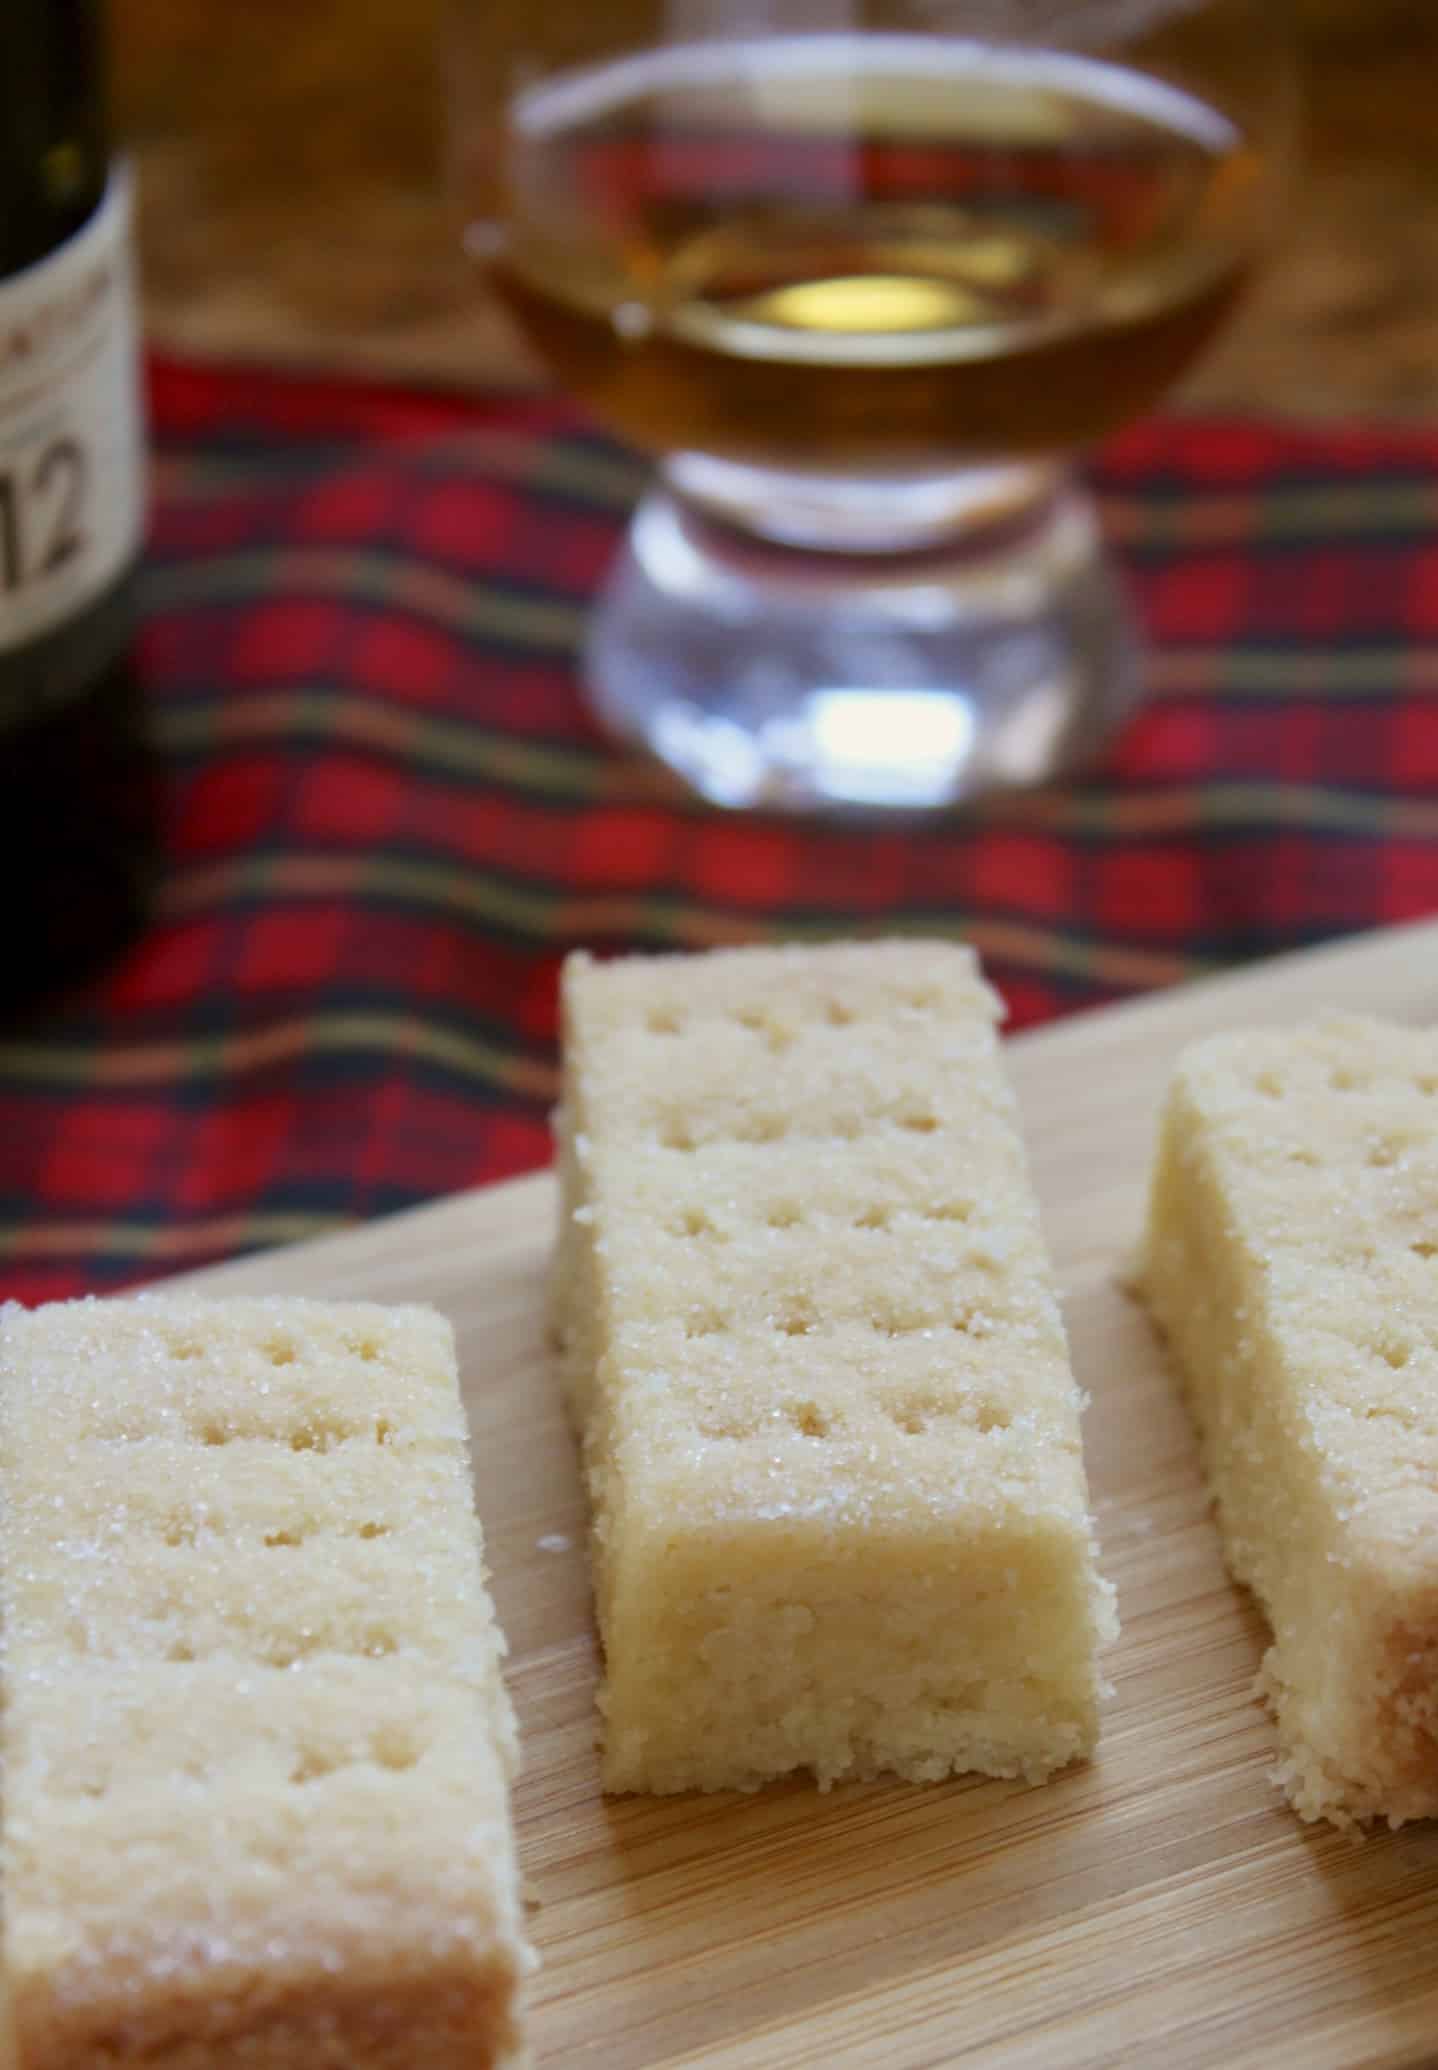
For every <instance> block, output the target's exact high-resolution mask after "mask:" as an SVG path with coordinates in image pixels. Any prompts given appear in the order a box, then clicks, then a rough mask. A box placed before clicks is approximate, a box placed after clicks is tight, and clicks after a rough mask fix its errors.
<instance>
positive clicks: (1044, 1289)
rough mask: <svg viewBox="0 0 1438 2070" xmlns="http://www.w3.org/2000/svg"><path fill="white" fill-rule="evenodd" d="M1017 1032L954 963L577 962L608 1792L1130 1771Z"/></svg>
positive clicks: (581, 1242)
mask: <svg viewBox="0 0 1438 2070" xmlns="http://www.w3.org/2000/svg"><path fill="white" fill-rule="evenodd" d="M996 1018H997V1002H996V1001H995V999H994V996H993V994H992V993H991V992H990V991H989V990H988V988H987V987H986V986H985V985H984V984H983V983H982V981H981V979H980V977H979V975H978V971H977V966H976V964H975V961H974V959H973V957H972V955H971V954H970V953H969V952H968V951H967V950H964V949H961V948H957V947H954V946H951V945H944V944H937V943H910V944H904V943H898V942H890V943H869V944H857V943H855V944H840V945H835V946H832V947H824V948H817V949H799V948H782V949H744V950H731V951H724V952H719V953H715V954H712V955H707V956H696V957H667V958H662V959H642V958H635V959H632V960H627V961H624V962H620V963H610V964H605V965H599V964H596V963H594V962H592V961H591V960H590V959H588V958H587V957H584V956H576V957H572V958H571V959H570V961H569V963H568V965H567V966H566V972H565V980H564V1050H565V1069H564V1091H563V1105H562V1110H561V1115H560V1120H559V1135H560V1139H561V1149H562V1171H563V1187H564V1207H563V1220H562V1228H561V1240H560V1245H559V1251H558V1255H557V1259H556V1267H555V1275H554V1286H553V1296H554V1316H555V1322H556V1327H557V1334H558V1337H559V1341H560V1344H561V1347H562V1356H563V1362H564V1369H565V1373H566V1379H567V1385H568V1391H569V1395H570V1399H571V1404H572V1408H573V1412H574V1415H575V1418H576V1422H577V1424H578V1426H579V1428H580V1430H581V1432H582V1435H583V1445H584V1454H585V1461H586V1468H587V1475H588V1480H589V1486H590V1490H591V1496H592V1507H593V1517H594V1530H593V1559H594V1570H595V1587H596V1595H597V1603H598V1613H599V1622H600V1628H601V1635H602V1638H603V1644H604V1651H605V1661H606V1681H605V1686H604V1689H603V1692H602V1696H601V1710H602V1714H603V1720H604V1770H603V1772H604V1782H605V1786H606V1788H608V1789H610V1790H612V1791H625V1790H654V1791H669V1790H682V1789H687V1788H700V1789H720V1788H728V1787H738V1788H751V1787H754V1786H756V1785H758V1784H760V1783H762V1782H764V1781H765V1780H766V1779H768V1778H770V1777H774V1776H779V1775H783V1774H785V1773H787V1772H789V1771H791V1770H809V1771H811V1772H812V1773H813V1774H814V1775H815V1776H817V1778H818V1779H819V1781H820V1782H821V1783H822V1784H828V1783H830V1782H833V1781H835V1780H837V1779H838V1778H840V1777H845V1776H867V1775H872V1774H876V1773H879V1772H883V1771H893V1772H896V1773H898V1774H899V1775H902V1776H907V1777H911V1778H913V1779H915V1780H927V1779H931V1778H934V1777H938V1776H942V1775H945V1774H948V1773H950V1772H951V1771H956V1770H965V1769H974V1770H982V1771H984V1772H986V1773H988V1774H992V1775H1016V1774H1022V1775H1025V1776H1028V1777H1030V1778H1039V1777H1042V1776H1045V1775H1047V1774H1048V1773H1049V1772H1050V1771H1052V1770H1053V1769H1055V1768H1057V1767H1059V1766H1061V1765H1062V1764H1064V1763H1065V1762H1067V1761H1069V1760H1071V1759H1072V1758H1073V1757H1074V1756H1076V1755H1079V1754H1083V1753H1085V1752H1087V1751H1088V1750H1089V1749H1090V1748H1091V1747H1092V1745H1093V1742H1094V1737H1095V1731H1096V1719H1097V1704H1098V1696H1099V1689H1100V1684H1099V1677H1098V1672H1097V1668H1096V1665H1095V1654H1096V1648H1097V1645H1098V1643H1099V1641H1100V1640H1101V1639H1102V1638H1103V1637H1105V1636H1107V1635H1108V1634H1109V1633H1110V1632H1111V1631H1112V1629H1113V1628H1114V1620H1113V1612H1112V1606H1111V1597H1110V1591H1109V1590H1108V1588H1107V1586H1106V1585H1105V1584H1104V1583H1102V1582H1101V1581H1100V1580H1099V1579H1098V1577H1097V1575H1096V1572H1095V1566H1094V1549H1093V1539H1092V1533H1091V1530H1090V1524H1089V1519H1088V1515H1087V1494H1086V1489H1085V1482H1084V1470H1083V1460H1082V1455H1081V1451H1080V1441H1079V1398H1078V1394H1077V1390H1076V1388H1075V1386H1074V1382H1073V1378H1072V1375H1071V1373H1070V1370H1069V1365H1068V1358H1067V1351H1066V1346H1065V1340H1064V1332H1063V1325H1062V1322H1061V1319H1060V1315H1059V1308H1058V1303H1057V1300H1056V1298H1055V1294H1054V1288H1053V1284H1052V1281H1051V1277H1050V1273H1049V1268H1048V1265H1047V1261H1046V1259H1045V1256H1044V1251H1043V1246H1042V1241H1041V1238H1040V1234H1039V1227H1038V1217H1037V1212H1036V1207H1035V1202H1034V1198H1033V1194H1032V1190H1031V1188H1030V1185H1029V1181H1028V1177H1027V1173H1026V1168H1025V1162H1024V1155H1023V1149H1022V1146H1021V1143H1020V1140H1019V1134H1018V1129H1017V1125H1016V1112H1015V1105H1014V1101H1013V1098H1012V1095H1011V1094H1010V1091H1009V1089H1008V1086H1007V1083H1006V1081H1005V1078H1004V1075H1003V1072H1002V1068H1001V1065H1000V1062H999V1057H998V1047H997V1040H996V1035H995V1021H996Z"/></svg>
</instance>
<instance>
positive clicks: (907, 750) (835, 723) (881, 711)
mask: <svg viewBox="0 0 1438 2070" xmlns="http://www.w3.org/2000/svg"><path fill="white" fill-rule="evenodd" d="M804 717H805V721H806V726H807V731H808V735H809V741H810V747H811V752H812V754H813V757H814V759H815V760H816V761H817V762H818V763H819V764H820V765H821V769H822V776H821V778H820V782H821V787H822V790H823V792H824V795H825V796H826V797H830V798H836V799H843V800H846V801H848V802H849V803H851V804H854V805H872V804H896V803H897V804H906V805H931V804H933V803H935V802H936V801H938V800H941V799H943V798H946V797H947V796H948V795H949V793H950V790H951V788H952V786H953V781H954V773H955V771H956V769H957V768H958V767H959V766H960V765H961V764H962V762H963V760H964V758H965V756H966V755H967V754H968V752H969V749H970V747H971V745H972V743H973V737H974V718H973V713H972V712H971V711H970V709H969V707H968V705H967V704H966V703H965V702H964V701H963V700H962V699H961V698H958V697H955V696H953V695H952V693H951V692H949V691H946V690H816V691H815V692H814V694H813V695H812V696H811V697H810V698H808V699H807V700H806V703H805V708H804Z"/></svg>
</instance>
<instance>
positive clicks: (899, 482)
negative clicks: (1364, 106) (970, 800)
mask: <svg viewBox="0 0 1438 2070" xmlns="http://www.w3.org/2000/svg"><path fill="white" fill-rule="evenodd" d="M1288 40H1289V39H1288V35H1287V31H1286V27H1285V22H1284V16H1283V0H1208V4H1196V0H609V4H604V0H593V4H589V5H584V4H581V0H565V4H560V0H548V4H546V0H536V4H534V5H532V6H530V7H523V6H519V5H514V6H510V7H505V8H502V9H499V8H495V7H493V6H492V5H491V4H490V0H461V5H460V7H459V11H458V15H457V18H456V21H455V33H454V37H453V41H452V44H451V48H450V53H449V64H448V76H449V82H450V87H451V95H452V108H453V121H452V125H451V135H452V140H453V155H454V167H455V177H456V185H457V191H458V194H459V197H460V201H461V205H462V212H463V218H464V222H465V233H464V234H465V244H466V248H467V250H468V251H469V252H470V254H471V255H472V257H473V258H474V259H475V261H476V262H477V263H478V264H479V265H480V266H482V267H483V269H484V271H485V273H486V275H487V277H488V280H489V282H490V285H491V287H492V289H493V291H494V292H495V293H496V294H497V296H498V298H499V299H500V301H501V302H502V303H503V305H504V306H505V307H506V308H507V310H508V311H509V313H510V316H511V317H512V319H513V321H514V323H515V324H516V325H517V327H518V329H519V331H520V332H521V333H522V335H523V338H524V339H525V340H526V341H527V343H528V345H529V346H530V347H531V348H532V349H533V351H534V352H535V353H536V354H537V355H538V357H539V359H540V361H541V362H542V363H543V364H544V365H545V366H546V367H547V368H548V369H549V370H550V372H551V373H552V374H553V375H554V376H555V377H557V379H558V380H559V381H560V382H561V383H562V384H563V385H564V387H566V388H567V389H568V390H569V391H570V392H571V393H572V394H573V395H574V396H575V397H577V398H578V399H579V400H580V401H581V402H582V403H583V404H584V405H585V406H586V407H587V409H588V410H589V411H590V412H592V414H593V415H594V416H595V417H596V418H597V419H598V421H599V422H600V424H601V425H603V426H604V427H605V428H607V429H608V430H610V431H612V432H614V433H615V434H617V435H618V436H619V437H620V438H622V439H624V440H627V441H628V442H630V443H631V444H633V445H636V446H638V447H640V448H641V449H642V450H644V451H646V452H648V453H649V454H652V455H653V456H654V458H655V460H656V462H657V467H656V472H655V475H654V478H653V482H652V486H651V487H650V488H649V490H648V492H647V493H646V494H645V496H644V497H643V500H642V501H641V503H640V505H639V507H638V509H637V511H636V513H635V515H634V518H633V521H632V523H631V525H630V527H629V531H628V534H627V537H626V539H625V542H624V545H623V548H622V550H621V553H620V555H619V558H618V560H617V563H616V565H615V566H614V568H613V570H612V572H611V574H610V576H609V579H608V581H607V583H606V585H605V588H604V590H603V592H602V594H601V596H600V598H599V600H598V602H597V604H596V607H595V609H594V611H593V613H592V615H591V619H590V622H589V629H588V635H587V639H586V642H585V649H584V655H583V669H584V678H585V683H586V686H587V690H588V693H589V696H590V698H591V700H592V704H593V707H594V709H595V710H596V712H597V713H598V715H599V717H600V718H601V720H602V721H603V722H604V723H605V724H606V725H607V726H608V727H609V728H610V730H611V731H613V732H614V733H616V734H618V735H620V736H622V737H623V738H625V739H627V740H629V741H631V742H635V743H638V744H640V745H641V746H643V747H645V748H647V749H648V750H650V751H651V752H652V753H654V754H655V755H657V756H659V757H660V758H661V759H662V760H663V761H665V762H667V763H668V764H669V765H670V766H671V767H672V768H674V769H675V770H677V771H679V772H680V774H681V775H682V776H683V777H684V778H686V779H687V781H688V782H689V783H690V784H691V785H692V786H693V787H694V788H695V789H696V790H698V791H699V792H701V793H702V794H703V795H705V796H706V797H708V798H709V799H711V800H713V801H715V802H717V803H720V804H724V805H729V806H758V807H765V808H778V809H794V810H822V809H825V808H830V809H839V810H843V809H853V810H859V811H865V810H867V811H878V812H894V811H898V812H921V811H926V810H932V809H936V808H942V807H944V806H948V805H951V804H953V803H954V802H956V801H958V800H960V799H963V798H966V797H970V796H972V795H974V794H976V793H978V792H981V791H986V790H991V789H995V788H1000V787H1004V786H1009V785H1019V784H1032V783H1037V782H1042V781H1045V780H1047V779H1050V778H1053V777H1055V776H1058V775H1060V774H1062V773H1064V772H1067V771H1070V770H1073V769H1074V768H1076V767H1079V766H1081V765H1082V764H1083V763H1084V762H1085V761H1087V760H1089V759H1090V758H1091V757H1092V756H1093V755H1094V753H1095V751H1096V750H1097V748H1098V747H1099V745H1100V744H1101V743H1102V742H1103V740H1104V739H1105V738H1106V737H1107V736H1108V734H1109V733H1110V731H1111V730H1112V728H1113V727H1114V725H1115V724H1116V723H1117V722H1118V720H1119V719H1120V718H1121V717H1122V715H1123V714H1124V713H1125V712H1126V711H1127V710H1128V709H1129V708H1130V707H1131V705H1132V704H1133V702H1134V701H1135V699H1136V698H1137V696H1138V695H1139V693H1140V689H1141V681H1142V661H1141V648H1140V644H1139V641H1138V639H1137V637H1136V632H1135V627H1134V624H1133V620H1132V616H1131V612H1130V608H1129V606H1128V603H1127V601H1126V598H1125V595H1124V592H1123V589H1122V586H1121V584H1120V583H1119V582H1118V580H1117V579H1116V577H1115V574H1114V571H1113V569H1112V567H1111V564H1110V562H1109V559H1108V557H1107V555H1106V553H1105V550H1104V546H1103V542H1102V538H1101V536H1100V532H1099V527H1098V521H1097V518H1096V514H1095V510H1094V507H1093V503H1092V501H1091V499H1090V497H1089V495H1088V494H1087V492H1086V491H1085V489H1084V488H1083V486H1082V481H1081V475H1080V473H1079V471H1078V470H1077V468H1076V465H1075V463H1076V461H1077V460H1078V459H1080V458H1081V456H1082V455H1083V453H1084V451H1085V449H1086V448H1087V447H1088V446H1090V445H1091V444H1092V443H1093V442H1094V441H1095V440H1097V439H1100V438H1102V437H1103V436H1104V435H1105V434H1106V433H1108V432H1109V431H1111V430H1113V429H1114V428H1115V427H1116V426H1118V425H1119V424H1121V423H1123V422H1124V421H1125V420H1126V419H1127V418H1129V417H1131V416H1133V415H1134V414H1136V413H1137V412H1139V411H1141V410H1142V409H1144V408H1145V407H1146V406H1147V405H1148V404H1150V403H1151V402H1152V401H1153V400H1154V399H1155V398H1156V397H1157V396H1158V395H1160V394H1161V393H1162V392H1163V391H1164V390H1165V389H1166V388H1167V387H1168V386H1169V385H1170V383H1171V382H1173V381H1174V379H1175V378H1176V377H1177V376H1178V375H1179V374H1181V373H1182V372H1183V370H1184V369H1185V368H1186V367H1187V365H1188V364H1189V362H1190V361H1191V360H1192V359H1193V358H1194V357H1195V356H1196V355H1197V354H1198V353H1199V352H1200V351H1201V350H1202V348H1203V346H1204V345H1205V343H1206V342H1207V340H1208V339H1209V338H1210V337H1211V336H1212V334H1213V333H1214V332H1215V331H1216V330H1217V329H1218V327H1219V326H1220V324H1221V323H1222V322H1223V320H1224V318H1225V317H1226V316H1227V314H1228V312H1229V311H1230V309H1231V308H1232V307H1233V305H1234V304H1235V302H1236V301H1237V300H1238V299H1239V297H1240V295H1241V293H1242V290H1243V287H1244V283H1245V281H1246V280H1247V279H1248V277H1249V276H1250V274H1251V272H1252V270H1253V268H1254V266H1255V264H1256V262H1257V260H1258V259H1259V257H1260V255H1261V253H1262V250H1263V246H1264V243H1265V240H1266V238H1267V237H1268V236H1269V234H1270V231H1271V226H1272V224H1273V221H1274V214H1275V204H1276V202H1277V200H1278V198H1279V195H1280V191H1281V187H1282V183H1283V176H1284V171H1285V167H1286V163H1287V160H1288V157H1289V144H1290V135H1291V129H1292V77H1291V70H1290V64H1289V57H1290V52H1289V48H1288Z"/></svg>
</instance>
